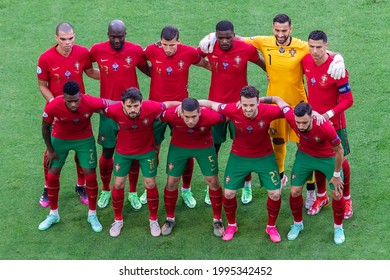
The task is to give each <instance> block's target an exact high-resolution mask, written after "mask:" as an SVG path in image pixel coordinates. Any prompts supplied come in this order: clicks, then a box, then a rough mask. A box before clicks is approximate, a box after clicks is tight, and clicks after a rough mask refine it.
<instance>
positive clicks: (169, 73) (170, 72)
mask: <svg viewBox="0 0 390 280" xmlns="http://www.w3.org/2000/svg"><path fill="white" fill-rule="evenodd" d="M166 71H167V74H168V75H171V74H172V72H173V69H172V67H171V66H169V67H167V69H166Z"/></svg>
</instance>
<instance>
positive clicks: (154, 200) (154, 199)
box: [146, 185, 158, 220]
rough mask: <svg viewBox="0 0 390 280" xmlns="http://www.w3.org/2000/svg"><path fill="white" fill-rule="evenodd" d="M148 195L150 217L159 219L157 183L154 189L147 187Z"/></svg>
mask: <svg viewBox="0 0 390 280" xmlns="http://www.w3.org/2000/svg"><path fill="white" fill-rule="evenodd" d="M146 197H147V200H148V207H149V219H150V220H157V211H158V189H157V185H155V186H154V187H153V188H152V189H146Z"/></svg>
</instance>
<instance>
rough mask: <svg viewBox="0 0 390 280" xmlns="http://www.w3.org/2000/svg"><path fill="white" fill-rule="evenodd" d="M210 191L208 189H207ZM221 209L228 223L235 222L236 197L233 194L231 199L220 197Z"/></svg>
mask: <svg viewBox="0 0 390 280" xmlns="http://www.w3.org/2000/svg"><path fill="white" fill-rule="evenodd" d="M209 191H210V190H209ZM222 202H223V209H224V210H225V214H226V218H227V220H228V223H229V224H235V223H236V210H237V198H236V196H234V197H233V198H231V199H227V198H226V197H225V196H223V197H222Z"/></svg>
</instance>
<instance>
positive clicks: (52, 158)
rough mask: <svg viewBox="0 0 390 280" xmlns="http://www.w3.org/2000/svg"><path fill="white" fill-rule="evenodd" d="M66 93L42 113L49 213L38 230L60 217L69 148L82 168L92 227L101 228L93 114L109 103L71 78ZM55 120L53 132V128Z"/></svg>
mask: <svg viewBox="0 0 390 280" xmlns="http://www.w3.org/2000/svg"><path fill="white" fill-rule="evenodd" d="M63 92H64V95H63V96H57V97H56V98H54V99H53V100H52V101H51V102H49V103H48V104H47V105H46V107H45V111H44V113H43V116H42V119H43V120H42V135H43V139H44V140H45V144H46V147H47V154H46V164H47V166H48V168H49V170H48V173H47V193H48V197H49V201H50V214H49V215H48V216H47V217H46V219H45V220H44V221H43V222H42V223H40V224H39V227H38V228H39V230H47V229H48V228H50V227H51V226H52V225H53V224H55V223H58V222H59V221H60V215H59V213H58V194H59V191H60V174H61V170H62V167H63V165H64V164H65V160H66V158H67V156H68V153H69V151H71V150H74V151H75V153H76V155H77V156H78V159H79V162H80V166H81V168H83V172H84V176H85V182H86V189H87V195H88V205H89V211H88V219H87V221H88V222H89V223H90V224H91V227H92V230H93V231H95V232H101V231H102V229H103V228H102V225H101V224H100V222H99V220H98V218H97V215H96V198H97V194H98V184H97V181H96V165H97V163H96V146H95V139H94V137H93V132H92V126H91V120H90V119H91V117H92V114H93V113H94V112H96V111H98V110H104V109H105V108H106V107H107V106H108V105H109V104H108V101H107V100H105V99H101V98H97V97H93V96H90V95H87V94H81V91H80V87H79V85H78V83H77V82H75V81H68V82H66V83H65V84H64V87H63ZM53 123H54V125H53V127H52V131H51V136H50V128H51V126H52V124H53Z"/></svg>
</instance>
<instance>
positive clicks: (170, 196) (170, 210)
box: [164, 187, 179, 218]
mask: <svg viewBox="0 0 390 280" xmlns="http://www.w3.org/2000/svg"><path fill="white" fill-rule="evenodd" d="M178 195H179V191H178V190H177V189H176V190H174V191H168V190H167V188H166V187H165V188H164V204H165V211H166V213H167V218H174V217H175V208H176V202H177V197H178Z"/></svg>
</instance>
